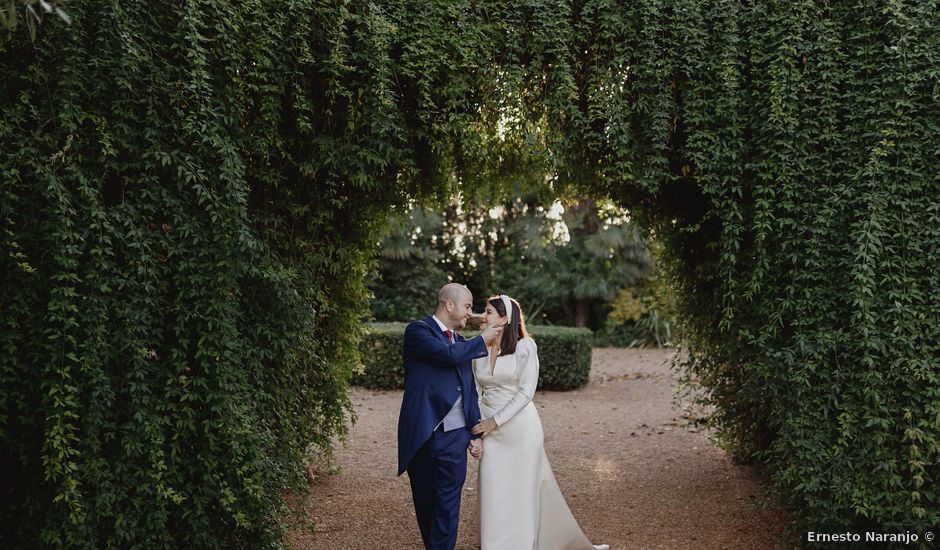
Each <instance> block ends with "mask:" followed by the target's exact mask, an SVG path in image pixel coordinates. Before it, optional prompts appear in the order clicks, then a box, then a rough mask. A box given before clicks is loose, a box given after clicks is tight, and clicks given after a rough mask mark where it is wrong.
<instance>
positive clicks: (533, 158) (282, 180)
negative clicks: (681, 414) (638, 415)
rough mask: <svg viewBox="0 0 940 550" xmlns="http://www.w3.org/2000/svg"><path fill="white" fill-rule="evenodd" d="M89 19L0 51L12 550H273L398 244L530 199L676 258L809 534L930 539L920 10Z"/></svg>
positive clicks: (805, 6)
mask: <svg viewBox="0 0 940 550" xmlns="http://www.w3.org/2000/svg"><path fill="white" fill-rule="evenodd" d="M97 7H98V6H97V4H92V3H91V2H87V1H81V0H74V1H70V2H69V3H68V8H67V9H68V12H69V15H70V17H71V19H72V24H71V25H69V26H68V27H66V26H65V25H64V24H63V23H61V22H60V21H57V20H55V19H54V18H48V19H47V21H46V22H44V23H43V26H42V29H41V30H40V32H39V33H38V35H37V39H36V42H35V44H34V43H33V42H31V41H30V39H29V35H28V32H27V31H26V30H25V27H24V26H19V27H17V29H16V30H15V31H14V34H13V35H12V37H11V38H10V39H9V40H6V41H4V42H3V43H2V45H0V48H2V50H0V98H2V100H3V118H2V121H0V181H2V188H0V224H2V225H0V246H2V248H0V273H2V275H0V323H2V326H3V330H2V335H0V347H2V350H3V351H2V354H0V382H2V383H0V437H2V442H3V444H2V447H0V471H3V472H4V475H3V486H2V490H3V493H4V497H6V500H7V501H8V502H11V503H12V504H11V505H10V506H7V507H4V509H3V510H2V511H0V513H2V514H3V517H2V518H0V523H2V525H3V526H4V528H3V529H4V530H3V533H2V537H3V542H4V544H5V545H12V546H16V545H19V544H31V543H35V542H36V541H37V539H38V541H39V543H40V544H42V545H43V546H86V547H88V546H94V547H98V546H127V545H131V544H135V543H138V542H140V541H147V542H148V543H152V544H153V545H176V546H251V547H259V546H269V545H276V544H277V543H278V540H279V537H280V528H281V527H282V525H281V521H282V520H281V518H283V517H285V516H284V514H283V512H284V510H283V508H282V506H281V503H282V502H283V491H284V488H285V487H297V486H298V485H301V484H302V481H303V476H302V472H303V464H304V457H305V454H306V452H307V450H308V449H309V448H310V445H311V444H312V445H315V446H316V445H319V446H320V447H321V448H325V447H328V439H329V436H330V435H331V434H336V433H340V434H341V433H342V432H343V430H344V429H345V428H344V422H343V414H344V410H346V409H348V402H347V401H346V397H345V384H346V381H347V380H348V375H349V371H350V369H351V365H352V364H354V363H355V358H356V351H355V349H356V341H357V338H358V332H359V330H360V328H359V322H358V319H359V317H360V315H362V314H363V313H364V312H365V310H366V307H367V296H368V293H367V290H366V286H365V278H366V273H367V271H368V269H369V266H370V262H371V260H370V258H371V253H372V251H373V250H374V247H375V246H376V243H377V242H378V241H379V239H380V237H381V229H382V227H383V226H384V225H385V224H386V218H387V215H388V212H389V211H390V210H392V209H395V208H398V209H399V210H401V209H402V208H404V206H405V204H406V202H407V199H408V197H417V198H418V199H419V200H420V201H425V200H429V199H432V198H437V199H440V198H442V197H445V196H449V195H450V194H451V192H453V191H455V190H456V188H457V187H458V185H459V187H460V189H462V190H465V191H466V193H467V195H468V196H469V195H473V194H476V193H484V192H485V193H492V192H504V193H507V194H508V193H509V190H510V189H512V188H513V186H515V185H516V184H518V183H519V182H520V181H522V182H523V183H526V184H536V185H537V186H538V187H540V188H542V189H543V192H544V193H546V194H548V195H550V196H551V195H556V194H560V193H572V194H574V193H580V194H581V195H582V196H590V197H598V198H600V197H608V198H610V199H613V200H615V201H618V202H619V203H621V204H623V205H624V206H627V207H628V208H630V209H631V212H634V213H636V215H637V216H638V219H640V220H641V221H642V222H643V223H644V224H645V225H646V226H647V227H648V228H649V229H650V230H651V231H655V232H656V235H657V236H658V237H659V238H660V239H661V241H662V243H663V246H664V254H663V258H664V259H665V260H667V261H668V262H669V265H668V271H667V273H668V274H669V277H671V278H672V279H673V282H674V283H675V284H676V285H677V286H678V288H679V295H678V303H679V304H681V305H682V312H681V315H680V317H682V318H684V319H687V320H688V327H687V332H688V337H689V348H690V357H691V359H690V362H689V364H688V365H687V366H688V372H689V373H690V374H691V375H695V376H696V377H697V378H698V379H699V380H700V382H701V383H702V384H703V386H704V388H705V391H706V393H705V398H706V400H707V401H708V402H710V403H712V404H714V405H716V408H715V411H716V412H715V414H714V416H713V417H712V421H713V424H714V425H715V426H717V427H718V428H720V430H721V431H722V433H723V434H724V438H725V442H726V443H727V444H728V445H729V448H731V449H733V450H734V451H735V452H737V453H739V454H740V455H742V456H745V457H750V458H753V459H755V460H758V461H759V462H760V463H761V464H762V465H764V466H765V467H766V469H767V471H768V472H769V473H770V475H771V479H772V481H773V484H774V487H775V488H776V489H777V491H778V494H779V496H780V497H781V499H782V500H783V502H784V503H786V504H787V505H789V507H790V510H791V512H792V517H793V519H794V526H795V528H805V527H806V526H810V525H826V526H827V527H829V528H837V529H839V528H842V527H848V526H856V525H860V524H867V523H875V524H882V525H883V524H887V523H891V522H901V523H906V524H913V523H920V522H923V523H934V524H936V523H940V495H938V493H937V491H936V487H937V486H938V477H940V465H938V464H940V374H938V372H940V368H938V367H940V364H938V357H940V353H938V352H940V345H938V342H940V338H938V336H940V278H938V274H937V273H938V272H937V270H936V269H935V266H934V264H935V263H936V260H937V258H938V257H940V250H938V248H940V202H938V201H940V192H938V191H940V181H938V178H940V176H938V175H937V171H936V166H937V165H938V160H940V159H938V156H940V152H938V149H937V146H936V144H937V143H940V135H938V134H940V121H938V118H937V116H936V107H937V105H938V100H940V73H938V69H937V67H940V44H938V40H940V32H938V31H940V29H938V26H940V21H938V19H937V18H936V17H935V14H936V12H937V7H938V6H937V2H936V1H935V0H927V1H916V2H914V1H900V0H890V1H888V0H885V1H875V0H858V1H854V2H840V3H825V2H817V1H809V0H800V1H795V2H790V1H787V2H783V1H769V2H754V3H752V2H740V1H731V0H711V1H699V0H695V1H692V0H673V1H663V0H643V1H640V2H631V3H629V4H621V3H619V2H615V1H613V0H587V1H583V2H570V1H565V0H526V1H523V2H496V1H483V2H477V3H466V2H461V1H456V0H453V1H443V0H442V1H440V2H433V3H427V2H423V1H422V2H418V1H416V0H415V1H408V0H393V1H390V2H385V3H383V4H382V5H381V6H378V5H376V4H374V3H369V2H365V1H347V2H318V1H313V0H296V1H291V2H286V3H269V2H261V1H260V0H248V1H240V2H237V3H236V2H228V1H220V2H212V3H209V2H192V3H187V4H184V5H169V4H162V3H117V4H112V5H109V7H108V9H104V10H102V9H97ZM532 174H537V175H538V176H539V177H540V178H542V176H543V175H545V174H548V175H549V177H548V178H545V179H540V180H539V181H537V182H533V181H532Z"/></svg>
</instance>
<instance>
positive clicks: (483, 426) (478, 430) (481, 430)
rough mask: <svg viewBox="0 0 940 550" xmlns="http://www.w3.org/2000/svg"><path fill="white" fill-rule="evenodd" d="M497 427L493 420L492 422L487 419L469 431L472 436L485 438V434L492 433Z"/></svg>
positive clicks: (490, 419)
mask: <svg viewBox="0 0 940 550" xmlns="http://www.w3.org/2000/svg"><path fill="white" fill-rule="evenodd" d="M498 427H499V426H497V425H496V421H495V420H493V419H492V418H487V419H486V420H483V421H482V422H480V423H479V424H477V425H476V426H474V427H473V429H472V430H470V433H472V434H473V435H483V436H486V434H488V433H490V432H492V431H493V430H495V429H496V428H498Z"/></svg>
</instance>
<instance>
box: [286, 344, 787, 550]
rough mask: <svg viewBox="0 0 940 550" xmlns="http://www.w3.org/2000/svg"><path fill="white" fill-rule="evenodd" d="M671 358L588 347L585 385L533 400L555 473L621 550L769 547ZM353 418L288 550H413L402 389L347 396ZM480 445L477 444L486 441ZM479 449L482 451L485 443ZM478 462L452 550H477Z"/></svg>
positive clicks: (591, 531) (588, 528)
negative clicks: (401, 429) (400, 438)
mask: <svg viewBox="0 0 940 550" xmlns="http://www.w3.org/2000/svg"><path fill="white" fill-rule="evenodd" d="M672 353H673V352H672V351H671V350H625V349H613V348H610V349H596V350H594V356H593V365H592V370H591V380H590V383H589V384H588V385H587V386H585V387H584V388H582V389H580V390H576V391H570V392H547V391H540V392H538V393H537V394H536V396H535V403H536V406H537V407H538V411H539V415H540V416H541V418H542V424H543V425H544V429H545V449H546V452H547V453H548V458H549V460H550V462H551V464H552V468H553V470H554V473H555V477H556V478H557V479H558V483H559V485H560V486H561V489H562V491H563V492H564V494H565V497H566V499H567V501H568V505H569V506H570V507H571V510H572V512H573V513H574V516H575V517H576V518H577V519H578V522H579V523H580V525H581V527H582V529H583V530H584V532H585V534H587V536H588V538H590V539H591V541H592V542H594V543H595V544H600V543H608V544H610V546H611V548H612V549H614V550H621V549H634V548H637V549H647V548H669V549H684V548H688V549H705V548H715V549H724V548H728V549H735V550H737V549H747V548H754V549H766V548H774V547H775V546H777V543H778V541H779V535H780V533H781V532H782V530H783V528H784V525H785V516H784V514H783V512H782V511H781V510H780V509H779V508H777V507H774V506H772V505H770V504H768V502H767V499H766V497H765V496H764V495H765V492H764V491H763V489H762V487H761V483H760V480H759V478H758V477H757V474H756V473H755V471H754V470H753V469H752V468H750V467H748V466H741V465H737V464H734V463H733V462H732V461H731V460H730V458H729V457H728V455H727V454H726V453H725V452H724V451H722V450H721V449H719V448H718V447H716V446H715V443H714V440H713V434H711V433H710V432H708V431H702V430H697V429H696V428H694V427H692V426H690V425H688V423H687V421H686V419H685V416H686V415H685V413H684V409H683V405H682V404H681V403H679V404H678V405H676V403H675V399H674V397H675V389H676V387H677V385H678V375H677V374H676V373H675V372H672V371H670V369H669V364H668V363H669V359H670V357H671V356H672ZM351 398H352V401H353V403H354V405H355V408H356V411H357V414H358V417H359V419H358V422H357V424H356V425H355V426H353V427H352V429H351V431H350V436H349V444H348V446H347V447H345V448H342V447H341V448H339V449H338V451H337V462H338V465H339V467H340V468H341V470H340V471H339V472H338V473H334V474H324V475H321V476H319V477H318V479H317V481H316V482H315V483H314V484H313V486H312V492H313V495H312V496H313V498H312V507H311V509H310V510H309V519H310V523H311V524H312V526H313V527H312V529H308V528H304V529H297V530H295V531H293V532H292V535H291V539H290V543H291V546H292V547H293V548H296V549H314V548H316V549H321V548H324V549H326V548H329V549H333V548H337V549H359V548H362V549H373V548H388V549H392V548H409V549H411V548H421V535H420V533H419V532H418V525H417V523H416V521H415V517H414V509H413V507H412V503H411V491H410V487H409V484H408V476H407V474H405V475H402V476H401V477H396V476H395V473H396V472H395V470H396V457H397V455H396V429H397V422H398V410H399V407H400V405H401V392H399V391H388V392H383V391H370V390H365V389H362V388H353V390H352V393H351ZM484 445H485V444H484ZM484 452H486V451H485V446H484ZM476 494H477V463H476V461H475V460H474V459H472V458H470V459H469V468H468V472H467V482H466V484H465V486H464V498H463V504H462V507H461V518H460V530H459V537H458V540H457V548H459V549H476V548H479V540H480V537H479V523H478V521H479V519H478V518H479V513H478V502H477V496H476Z"/></svg>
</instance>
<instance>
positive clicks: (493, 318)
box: [480, 302, 502, 330]
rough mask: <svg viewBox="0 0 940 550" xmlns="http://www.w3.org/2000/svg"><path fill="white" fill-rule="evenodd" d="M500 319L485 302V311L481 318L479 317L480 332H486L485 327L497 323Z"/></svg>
mask: <svg viewBox="0 0 940 550" xmlns="http://www.w3.org/2000/svg"><path fill="white" fill-rule="evenodd" d="M500 319H502V317H500V316H499V313H496V308H495V307H493V304H491V303H489V302H487V304H486V310H485V311H484V312H483V316H482V317H480V330H486V327H488V326H489V325H493V324H496V323H498V322H499V320H500Z"/></svg>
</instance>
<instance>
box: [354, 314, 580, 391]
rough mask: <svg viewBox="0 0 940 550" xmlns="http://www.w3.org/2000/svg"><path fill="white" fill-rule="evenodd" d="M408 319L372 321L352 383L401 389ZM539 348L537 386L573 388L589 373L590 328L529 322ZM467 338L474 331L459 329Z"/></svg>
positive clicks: (402, 385)
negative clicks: (386, 321) (360, 366)
mask: <svg viewBox="0 0 940 550" xmlns="http://www.w3.org/2000/svg"><path fill="white" fill-rule="evenodd" d="M406 326H407V323H371V324H369V326H368V330H367V332H366V335H365V337H364V338H363V339H362V342H361V343H360V347H359V349H360V352H361V354H362V361H363V365H362V372H361V373H359V374H356V375H354V377H353V383H354V384H357V385H360V386H364V387H366V388H372V389H386V390H389V389H401V388H403V387H404V383H405V372H404V368H403V365H402V356H401V351H402V338H403V336H404V334H405V327H406ZM528 328H529V331H530V332H531V333H532V337H533V338H535V341H536V343H537V344H538V349H539V386H538V387H539V389H545V390H562V391H564V390H573V389H577V388H580V387H581V386H583V385H585V384H587V382H588V376H589V375H590V373H591V338H592V335H591V331H590V330H588V329H584V328H572V327H550V326H530V327H528ZM461 334H463V335H464V336H466V337H467V338H472V337H473V336H476V335H477V334H479V333H477V332H472V331H466V332H462V333H461Z"/></svg>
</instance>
